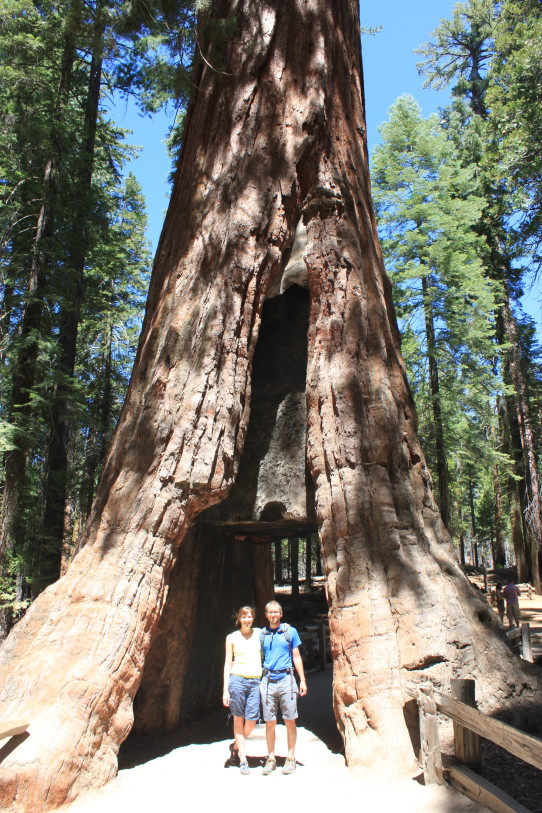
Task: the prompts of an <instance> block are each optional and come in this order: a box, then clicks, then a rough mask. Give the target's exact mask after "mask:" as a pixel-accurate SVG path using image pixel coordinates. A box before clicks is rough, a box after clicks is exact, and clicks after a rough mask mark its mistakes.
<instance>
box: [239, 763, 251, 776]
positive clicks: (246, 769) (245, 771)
mask: <svg viewBox="0 0 542 813" xmlns="http://www.w3.org/2000/svg"><path fill="white" fill-rule="evenodd" d="M239 773H242V774H243V776H248V774H249V773H250V768H249V767H248V762H241V764H240V765H239Z"/></svg>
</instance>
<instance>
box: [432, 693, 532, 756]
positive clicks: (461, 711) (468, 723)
mask: <svg viewBox="0 0 542 813" xmlns="http://www.w3.org/2000/svg"><path fill="white" fill-rule="evenodd" d="M435 702H436V704H437V709H438V710H439V711H440V712H441V713H442V714H445V715H446V716H447V717H449V718H450V719H451V720H455V721H456V722H458V723H461V725H463V726H465V727H466V728H470V730H471V731H474V732H475V733H476V734H479V735H480V736H481V737H485V738H486V740H491V742H494V743H496V744H497V745H500V746H501V748H505V749H506V750H507V751H509V752H510V753H511V754H514V756H516V757H519V758H520V759H523V760H524V761H525V762H528V763H529V765H534V767H535V768H538V770H539V771H541V770H542V740H540V739H539V738H538V737H533V736H532V734H525V732H523V731H519V730H518V729H517V728H514V727H513V726H511V725H508V723H503V722H502V721H501V720H495V718H494V717H488V716H487V715H485V714H482V712H480V711H478V709H472V708H470V706H466V705H465V703H461V702H460V701H459V700H454V699H453V697H447V696H446V695H443V694H440V692H435Z"/></svg>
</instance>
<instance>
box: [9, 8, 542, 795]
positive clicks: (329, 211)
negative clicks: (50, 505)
mask: <svg viewBox="0 0 542 813" xmlns="http://www.w3.org/2000/svg"><path fill="white" fill-rule="evenodd" d="M218 28H221V29H222V31H223V33H224V32H226V33H227V35H228V36H227V37H226V38H225V39H224V38H222V39H221V40H220V43H221V44H220V46H219V47H218V46H217V45H216V43H217V42H219V40H218V39H217V38H216V36H212V35H213V34H216V31H217V29H218ZM198 43H199V46H200V48H201V52H202V54H203V55H204V56H205V58H204V59H203V58H202V60H201V61H200V64H199V66H198V67H197V70H196V73H195V77H194V85H195V88H196V91H195V96H194V99H193V102H192V105H191V109H190V111H189V114H188V118H187V123H186V130H185V136H184V143H183V148H182V153H181V160H180V165H179V168H178V172H177V175H176V179H175V185H174V189H173V194H172V199H171V204H170V208H169V211H168V215H167V218H166V223H165V226H164V231H163V234H162V238H161V242H160V245H159V248H158V253H157V257H156V264H155V268H154V275H153V279H152V283H151V288H150V292H149V299H148V306H147V313H146V318H145V323H144V327H143V332H142V336H141V341H140V346H139V350H138V356H137V360H136V364H135V368H134V372H133V375H132V380H131V384H130V388H129V392H128V395H127V400H126V403H125V406H124V410H123V413H122V416H121V420H120V422H119V426H118V428H117V431H116V434H115V436H114V440H113V443H112V446H111V448H110V451H109V454H108V457H107V460H106V462H105V467H104V472H103V476H102V479H101V484H100V486H99V489H98V494H97V497H96V500H95V503H94V506H93V509H92V512H91V515H90V519H89V523H88V528H87V532H86V544H85V545H84V547H83V548H82V550H81V551H80V553H79V554H78V555H77V557H76V558H75V560H74V562H73V564H72V566H71V568H70V569H69V571H68V573H67V574H66V575H65V576H64V577H63V578H62V579H61V580H60V581H58V582H57V583H56V584H54V585H52V586H50V587H49V588H48V589H47V590H46V591H45V592H44V593H43V594H42V595H41V596H40V597H39V598H38V600H37V601H36V602H35V603H34V605H33V606H32V607H31V609H30V610H29V612H28V613H27V615H26V616H25V618H24V619H23V620H22V621H21V622H20V623H19V624H18V625H17V627H16V628H15V629H14V630H13V632H12V633H11V635H10V637H9V638H8V639H7V641H6V643H5V644H4V647H3V649H2V651H1V670H0V686H1V696H0V699H1V702H2V717H3V718H13V717H14V716H17V717H19V716H21V715H23V716H25V717H28V719H30V720H31V721H32V722H31V726H30V736H29V737H28V738H27V739H26V740H25V741H24V742H22V743H21V744H20V745H19V746H18V747H17V748H16V749H14V750H13V751H12V752H11V753H10V754H9V755H8V756H7V757H6V759H5V760H4V761H3V763H2V766H1V767H2V786H1V787H2V791H1V799H2V802H3V803H5V804H15V807H16V808H17V809H20V810H24V809H28V810H30V809H32V810H39V809H40V808H41V807H42V806H53V805H54V804H58V803H59V802H61V801H63V800H64V799H66V798H71V797H72V796H74V795H76V794H77V793H78V792H80V791H81V790H82V789H83V788H85V787H88V786H90V785H92V784H99V783H101V782H105V781H107V780H108V779H109V778H110V777H111V776H113V774H114V773H115V770H116V764H117V760H116V755H117V751H118V748H119V745H120V743H121V742H122V741H123V739H124V738H125V737H126V736H127V734H128V732H129V731H130V729H131V728H132V726H133V725H134V723H135V725H136V726H137V727H138V728H139V729H140V730H164V729H167V728H170V727H173V726H175V725H176V724H177V723H178V721H179V720H180V719H182V718H183V717H188V716H190V715H194V714H196V713H197V711H198V710H199V709H201V708H204V707H205V705H206V704H208V702H209V700H210V699H212V695H213V692H215V693H216V697H218V696H219V691H220V689H219V686H220V668H219V663H220V659H221V655H222V644H223V634H224V633H225V632H226V630H225V629H224V627H223V624H224V623H226V625H227V624H228V618H227V615H228V612H227V611H229V610H230V609H231V608H232V607H233V606H235V604H237V603H238V602H241V601H245V600H246V599H247V598H249V597H250V598H255V599H256V600H258V601H260V602H261V601H263V600H264V599H265V598H266V597H267V596H268V595H269V592H270V589H271V576H272V570H271V567H270V545H269V544H265V543H264V542H263V540H264V539H266V540H269V539H270V538H272V537H273V534H279V535H280V536H293V535H296V533H297V534H298V535H301V534H306V533H308V532H309V531H310V530H311V529H312V528H313V527H314V526H317V528H318V532H319V536H320V542H321V545H322V550H323V556H324V561H325V568H326V576H327V595H328V600H329V605H330V627H331V640H332V650H333V659H334V703H335V712H336V717H337V721H338V725H339V728H340V730H341V732H342V734H343V736H344V739H345V747H346V757H347V761H348V763H349V764H350V765H357V766H360V767H363V768H365V769H367V770H368V771H371V770H374V769H375V767H378V768H381V767H383V768H384V770H385V771H386V772H387V773H388V775H389V774H390V773H391V775H397V774H404V773H405V772H408V771H409V770H410V769H411V768H412V767H413V761H414V753H413V749H412V745H411V740H410V737H409V733H408V728H407V724H406V722H405V720H406V719H408V714H405V706H406V704H407V702H408V695H407V694H406V692H405V690H404V684H405V682H407V681H411V680H420V679H423V680H427V679H431V680H433V681H434V682H435V683H436V684H437V685H439V686H446V684H447V682H448V681H449V679H450V678H451V677H453V676H456V677H457V676H463V677H466V676H475V677H476V678H477V679H478V680H479V681H480V697H481V700H482V702H483V703H484V704H485V705H486V707H490V706H493V707H505V706H509V707H513V708H516V709H517V710H519V709H520V708H522V709H523V710H524V711H526V712H532V708H531V702H532V698H533V694H534V692H535V690H536V689H537V688H539V687H540V684H539V682H538V679H537V678H536V676H535V671H534V670H531V671H525V670H524V669H522V668H520V666H519V664H518V662H517V661H516V660H515V659H514V658H513V656H512V655H511V654H510V652H509V650H508V649H507V647H506V645H505V643H504V642H503V640H502V636H501V634H500V633H499V632H498V630H497V628H496V625H495V622H494V620H493V615H492V613H491V611H490V609H489V608H488V606H487V604H486V603H485V601H484V600H483V599H482V598H480V597H479V596H477V595H475V592H474V591H473V590H472V588H471V587H470V585H469V584H468V582H467V581H466V579H465V578H464V576H463V575H462V573H461V571H460V569H459V567H458V565H457V562H456V560H455V558H454V555H453V553H452V551H451V548H450V545H449V539H448V536H447V533H446V530H445V528H444V526H443V524H442V521H441V519H440V516H439V513H438V511H437V508H436V505H435V502H434V499H433V496H432V491H431V483H430V478H429V474H428V472H427V469H426V467H425V464H424V458H423V454H422V451H421V449H420V447H419V443H418V440H417V437H416V419H415V414H414V409H413V405H412V399H411V396H410V392H409V389H408V385H407V382H406V379H405V373H404V367H403V363H402V360H401V356H400V351H399V339H398V333H397V328H396V324H395V318H394V314H393V306H392V302H391V296H390V286H389V282H388V280H387V278H386V276H385V273H384V270H383V266H382V261H381V255H380V251H379V247H378V242H377V238H376V228H375V223H374V218H373V213H372V208H371V201H370V194H369V180H368V169H367V154H366V149H365V139H364V117H363V107H362V88H361V60H360V49H359V21H358V11H357V3H356V2H355V0H290V2H288V3H284V2H283V0H246V1H245V2H243V3H241V2H237V0H213V1H212V2H211V3H210V5H209V7H208V9H207V11H206V12H205V15H204V16H203V18H202V20H201V23H200V30H199V34H198ZM258 542H259V543H260V544H258ZM136 693H137V697H136Z"/></svg>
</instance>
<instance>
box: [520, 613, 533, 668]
mask: <svg viewBox="0 0 542 813" xmlns="http://www.w3.org/2000/svg"><path fill="white" fill-rule="evenodd" d="M521 657H522V658H523V660H524V661H529V663H532V662H533V648H532V646H531V628H530V626H529V624H527V623H525V622H524V623H523V624H522V625H521Z"/></svg>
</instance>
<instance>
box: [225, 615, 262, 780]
mask: <svg viewBox="0 0 542 813" xmlns="http://www.w3.org/2000/svg"><path fill="white" fill-rule="evenodd" d="M254 617H255V611H254V609H253V607H248V606H245V607H241V609H240V610H239V612H238V613H237V617H236V622H235V623H236V624H238V625H239V627H240V628H239V629H238V630H235V632H232V633H230V634H229V635H228V636H227V637H226V660H225V662H224V693H223V696H222V702H223V703H224V705H225V706H229V708H230V712H231V714H232V716H233V735H234V737H235V741H234V742H233V743H232V744H231V745H230V755H231V760H232V761H233V762H234V764H235V763H236V762H237V760H239V770H240V772H241V773H242V774H244V775H247V774H249V773H250V769H249V766H248V762H247V755H246V750H245V740H246V738H247V737H248V736H249V734H250V733H251V732H252V731H253V729H254V726H255V725H256V723H257V722H258V719H259V716H260V678H261V676H262V660H261V649H260V638H259V634H260V630H259V629H253V627H252V624H253V623H254Z"/></svg>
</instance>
